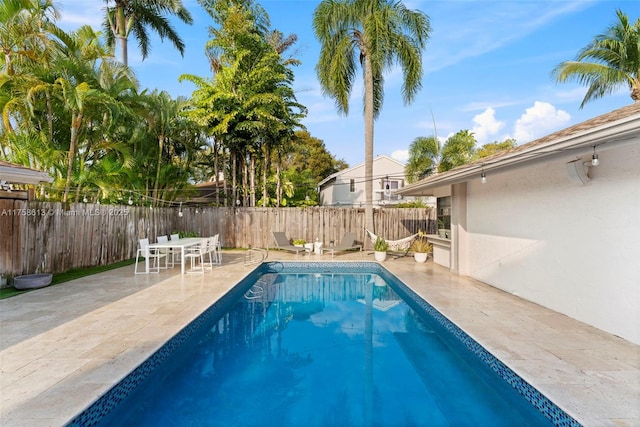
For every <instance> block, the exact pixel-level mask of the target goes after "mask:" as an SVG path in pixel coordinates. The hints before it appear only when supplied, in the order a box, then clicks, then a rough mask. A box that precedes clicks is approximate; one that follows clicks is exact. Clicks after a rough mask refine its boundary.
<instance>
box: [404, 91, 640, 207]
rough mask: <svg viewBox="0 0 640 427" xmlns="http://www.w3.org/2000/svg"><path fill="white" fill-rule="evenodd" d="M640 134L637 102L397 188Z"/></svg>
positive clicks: (410, 190) (418, 190)
mask: <svg viewBox="0 0 640 427" xmlns="http://www.w3.org/2000/svg"><path fill="white" fill-rule="evenodd" d="M633 137H636V138H637V137H640V102H635V103H633V104H632V105H628V106H626V107H622V108H620V109H617V110H614V111H611V112H609V113H606V114H603V115H601V116H597V117H594V118H592V119H589V120H586V121H584V122H581V123H578V124H576V125H573V126H570V127H568V128H566V129H562V130H559V131H557V132H554V133H551V134H549V135H547V136H543V137H542V138H538V139H536V140H534V141H531V142H529V143H527V144H523V145H519V146H517V147H514V148H512V149H510V150H507V151H503V152H500V153H497V154H494V155H492V156H487V157H483V158H482V159H479V160H476V161H474V162H471V163H468V164H465V165H462V166H459V167H457V168H455V169H451V170H449V171H446V172H442V173H438V174H435V175H431V176H429V177H427V178H424V179H422V180H420V181H418V182H416V183H413V184H410V185H407V186H405V187H403V188H402V189H399V190H398V191H397V193H398V194H402V195H409V196H417V195H423V194H428V193H427V191H429V190H432V189H434V188H437V187H442V186H444V185H450V184H455V183H459V182H464V181H468V180H470V179H476V178H478V176H479V174H480V171H485V172H489V171H498V170H505V169H508V168H514V167H525V166H526V165H529V164H532V163H535V162H539V161H544V160H548V159H549V158H551V157H553V156H558V155H566V154H568V153H572V154H575V155H576V156H577V157H578V156H580V155H584V154H585V153H587V152H591V150H593V149H594V147H598V146H601V145H604V144H615V143H622V142H626V141H628V140H629V139H630V138H633Z"/></svg>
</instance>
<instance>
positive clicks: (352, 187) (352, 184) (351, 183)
mask: <svg viewBox="0 0 640 427" xmlns="http://www.w3.org/2000/svg"><path fill="white" fill-rule="evenodd" d="M349 192H350V193H355V192H356V180H355V179H350V180H349Z"/></svg>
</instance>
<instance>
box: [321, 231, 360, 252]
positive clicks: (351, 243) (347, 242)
mask: <svg viewBox="0 0 640 427" xmlns="http://www.w3.org/2000/svg"><path fill="white" fill-rule="evenodd" d="M351 249H359V250H362V245H356V233H344V236H342V239H340V243H338V245H337V246H334V247H329V248H322V253H325V252H331V257H332V258H333V255H334V254H335V253H336V252H344V251H349V250H351Z"/></svg>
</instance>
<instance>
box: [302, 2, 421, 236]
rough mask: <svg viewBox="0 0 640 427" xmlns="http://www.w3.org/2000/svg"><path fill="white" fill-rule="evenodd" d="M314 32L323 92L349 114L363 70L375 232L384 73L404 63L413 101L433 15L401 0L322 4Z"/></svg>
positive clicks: (406, 89) (369, 213)
mask: <svg viewBox="0 0 640 427" xmlns="http://www.w3.org/2000/svg"><path fill="white" fill-rule="evenodd" d="M313 29H314V32H315V35H316V37H317V38H318V40H319V41H320V43H321V51H320V58H319V61H318V64H317V65H316V71H317V73H318V79H319V80H320V84H321V86H322V90H323V91H324V93H325V94H327V95H329V96H330V97H331V98H333V99H334V100H335V102H336V107H337V108H338V110H339V111H340V112H342V113H344V114H345V115H346V114H348V113H349V96H350V94H351V90H352V89H353V83H354V80H355V77H356V64H357V62H359V63H360V66H361V67H362V70H363V74H364V125H365V130H364V141H365V155H364V163H365V193H366V204H365V226H366V227H367V228H368V229H369V230H373V229H374V228H373V205H372V199H373V122H374V120H375V119H376V118H377V117H378V115H379V113H380V110H381V108H382V101H383V97H384V72H385V71H387V70H389V69H390V68H391V67H392V66H394V65H395V64H399V65H400V67H401V68H402V72H403V85H402V96H403V98H404V101H405V103H409V102H411V101H412V100H413V98H414V97H415V95H416V93H417V92H418V90H419V89H420V87H421V78H422V49H423V48H424V47H425V45H426V42H427V40H428V38H429V33H430V32H431V28H430V24H429V17H428V16H427V15H426V14H424V13H422V12H420V11H412V10H409V9H407V8H406V7H405V6H404V5H403V4H402V2H400V1H397V2H396V1H391V0H323V1H322V2H321V3H320V5H318V7H317V8H316V10H315V12H314V17H313Z"/></svg>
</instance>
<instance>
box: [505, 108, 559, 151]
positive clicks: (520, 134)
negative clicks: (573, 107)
mask: <svg viewBox="0 0 640 427" xmlns="http://www.w3.org/2000/svg"><path fill="white" fill-rule="evenodd" d="M570 120H571V115H569V113H567V112H566V111H564V110H558V109H557V108H556V107H554V106H553V105H551V104H549V103H548V102H540V101H536V102H535V103H534V104H533V107H530V108H527V110H526V111H525V113H524V114H523V115H522V116H520V118H519V119H518V120H516V124H515V125H514V138H515V139H516V142H517V143H518V144H523V143H526V142H529V141H533V140H534V139H536V138H539V137H542V136H545V135H547V134H549V133H551V132H553V131H555V130H558V129H560V128H562V127H563V126H565V125H566V124H567V123H569V121H570Z"/></svg>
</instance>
